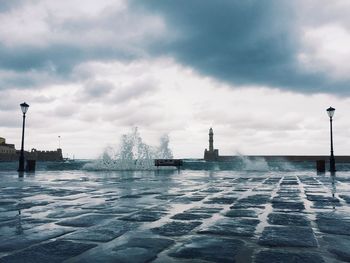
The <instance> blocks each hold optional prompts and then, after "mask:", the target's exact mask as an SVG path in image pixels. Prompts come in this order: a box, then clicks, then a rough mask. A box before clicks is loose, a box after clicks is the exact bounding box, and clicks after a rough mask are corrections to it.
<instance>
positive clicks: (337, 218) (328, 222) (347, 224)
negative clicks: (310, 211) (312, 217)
mask: <svg viewBox="0 0 350 263" xmlns="http://www.w3.org/2000/svg"><path fill="white" fill-rule="evenodd" d="M316 223H317V226H318V228H319V229H320V231H321V232H324V233H330V234H337V235H348V236H350V218H348V217H347V216H346V215H341V214H336V213H319V214H317V218H316Z"/></svg>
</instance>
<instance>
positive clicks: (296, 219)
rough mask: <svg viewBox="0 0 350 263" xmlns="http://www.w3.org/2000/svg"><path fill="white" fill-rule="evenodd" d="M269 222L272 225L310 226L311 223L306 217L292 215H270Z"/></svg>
mask: <svg viewBox="0 0 350 263" xmlns="http://www.w3.org/2000/svg"><path fill="white" fill-rule="evenodd" d="M268 222H269V223H270V224H271V225H283V226H310V221H309V219H308V218H307V217H306V216H305V215H300V214H299V215H298V214H290V213H286V214H285V213H270V214H269V215H268Z"/></svg>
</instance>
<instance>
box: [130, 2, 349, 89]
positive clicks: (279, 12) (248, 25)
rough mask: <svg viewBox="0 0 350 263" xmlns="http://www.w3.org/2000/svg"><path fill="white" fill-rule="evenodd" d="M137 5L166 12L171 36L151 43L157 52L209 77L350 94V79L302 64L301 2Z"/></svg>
mask: <svg viewBox="0 0 350 263" xmlns="http://www.w3.org/2000/svg"><path fill="white" fill-rule="evenodd" d="M133 4H134V5H135V6H136V7H137V8H141V9H144V10H145V12H151V13H155V14H158V15H161V16H162V17H164V19H165V21H166V23H167V25H168V32H167V33H168V36H167V37H168V39H166V40H164V41H163V42H161V43H155V44H154V45H153V46H152V51H153V52H154V54H170V55H172V56H175V57H176V58H177V59H178V60H179V61H180V62H182V63H183V64H185V65H190V66H192V67H193V68H195V69H197V70H198V71H199V72H200V73H202V74H204V75H210V76H213V77H215V78H218V79H221V80H224V81H227V82H229V83H232V84H243V85H266V86H273V87H278V88H285V89H290V90H296V91H302V92H327V91H329V90H328V89H329V88H333V89H334V91H336V92H338V93H344V92H348V91H347V85H348V84H349V83H346V82H342V81H336V80H334V79H333V80H331V79H329V78H327V77H326V76H325V75H324V74H321V73H320V74H318V73H310V72H309V73H307V72H305V70H303V69H301V68H300V65H298V61H297V55H298V50H299V48H300V46H299V45H300V43H299V37H300V32H298V26H297V24H298V21H297V15H296V13H297V12H298V10H297V8H298V1H287V0H280V1H273V0H249V1H240V0H217V1H202V0H191V1H188V0H178V1H172V0H162V1H156V0H149V1H134V2H133Z"/></svg>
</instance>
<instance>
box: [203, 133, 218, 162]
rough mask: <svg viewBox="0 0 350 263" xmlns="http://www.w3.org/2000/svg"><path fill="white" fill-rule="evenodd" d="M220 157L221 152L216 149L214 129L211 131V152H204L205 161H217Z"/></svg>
mask: <svg viewBox="0 0 350 263" xmlns="http://www.w3.org/2000/svg"><path fill="white" fill-rule="evenodd" d="M218 157H219V150H218V149H214V132H213V128H210V129H209V150H207V149H205V151H204V160H205V161H217V160H218Z"/></svg>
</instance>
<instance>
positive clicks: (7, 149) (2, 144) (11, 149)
mask: <svg viewBox="0 0 350 263" xmlns="http://www.w3.org/2000/svg"><path fill="white" fill-rule="evenodd" d="M0 154H16V149H15V145H14V144H7V143H6V139H5V138H2V137H0Z"/></svg>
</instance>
